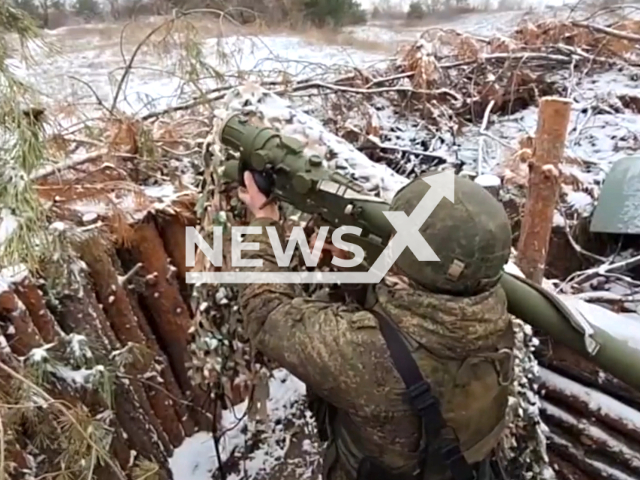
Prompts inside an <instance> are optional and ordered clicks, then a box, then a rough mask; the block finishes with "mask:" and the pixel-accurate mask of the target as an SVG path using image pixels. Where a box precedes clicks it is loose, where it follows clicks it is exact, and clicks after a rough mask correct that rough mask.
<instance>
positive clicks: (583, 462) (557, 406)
mask: <svg viewBox="0 0 640 480" xmlns="http://www.w3.org/2000/svg"><path fill="white" fill-rule="evenodd" d="M544 344H545V347H544V349H543V354H542V355H541V359H540V363H541V364H543V368H541V369H540V380H541V387H542V388H541V390H542V395H541V412H542V419H543V421H544V423H545V424H546V425H547V427H548V428H549V433H548V437H547V446H548V451H549V456H550V460H551V463H552V466H553V467H554V469H555V471H556V472H557V474H558V478H559V480H630V479H637V478H640V392H637V391H634V390H633V389H631V388H630V387H628V386H627V385H625V384H623V383H622V382H620V381H619V380H617V379H615V378H614V377H612V376H611V375H609V374H607V373H605V372H603V371H602V370H600V369H599V368H598V367H596V366H595V365H594V364H593V363H591V362H589V361H588V360H586V359H584V358H582V357H580V356H579V355H577V354H575V353H574V352H572V351H571V350H569V349H568V348H566V347H564V346H562V345H558V344H554V343H553V342H551V341H546V342H545V343H544Z"/></svg>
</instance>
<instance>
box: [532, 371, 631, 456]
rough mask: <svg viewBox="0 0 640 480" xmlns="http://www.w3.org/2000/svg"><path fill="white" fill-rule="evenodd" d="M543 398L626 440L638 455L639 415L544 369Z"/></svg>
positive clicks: (603, 394)
mask: <svg viewBox="0 0 640 480" xmlns="http://www.w3.org/2000/svg"><path fill="white" fill-rule="evenodd" d="M540 380H541V386H542V395H541V396H542V397H543V398H544V400H545V401H547V402H551V403H553V404H554V405H556V406H560V407H562V408H563V409H566V410H570V411H573V412H575V413H577V414H578V415H580V416H581V417H582V418H585V419H587V420H590V421H592V422H593V424H594V425H598V426H599V427H600V428H602V429H606V430H607V431H610V432H612V433H614V434H618V435H621V436H623V437H624V438H625V441H626V443H627V444H628V445H629V446H630V448H633V449H634V450H637V451H640V412H638V411H637V410H635V409H633V408H631V407H629V406H627V405H625V404H624V403H622V402H619V401H618V400H616V399H614V398H612V397H610V396H608V395H607V394H605V393H602V392H599V391H597V390H594V389H592V388H589V387H586V386H584V385H581V384H579V383H577V382H574V381H572V380H570V379H567V378H564V377H562V376H561V375H558V374H557V373H554V372H552V371H549V370H547V369H545V368H542V369H540Z"/></svg>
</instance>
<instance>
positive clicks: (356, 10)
mask: <svg viewBox="0 0 640 480" xmlns="http://www.w3.org/2000/svg"><path fill="white" fill-rule="evenodd" d="M0 1H3V0H0ZM8 1H9V3H11V4H13V5H14V6H15V7H17V8H19V9H21V10H23V11H25V12H27V13H28V14H29V15H30V16H31V17H33V18H34V19H35V20H37V21H38V23H39V24H40V26H41V27H43V28H47V29H54V28H58V27H60V26H64V25H68V24H70V23H84V22H96V21H110V20H123V19H131V18H135V17H142V16H149V15H164V14H169V13H171V12H172V11H173V10H175V9H179V10H190V9H194V8H198V9H211V10H218V11H224V12H226V13H225V14H226V15H227V16H229V17H231V18H232V19H234V20H236V21H238V22H240V23H252V22H254V21H256V20H259V21H261V22H263V23H265V24H267V25H276V24H277V25H282V24H288V25H290V26H292V27H294V26H300V25H302V24H306V25H308V24H312V25H313V26H316V27H320V28H325V27H341V26H345V25H353V24H359V23H366V21H367V14H366V12H365V11H364V10H363V8H362V6H361V5H360V3H359V2H358V1H357V0H226V1H225V0H8Z"/></svg>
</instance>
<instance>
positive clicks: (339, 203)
mask: <svg viewBox="0 0 640 480" xmlns="http://www.w3.org/2000/svg"><path fill="white" fill-rule="evenodd" d="M221 141H222V143H223V144H225V145H226V146H228V147H230V148H233V149H234V150H236V151H237V152H238V153H240V160H239V162H240V164H242V162H245V167H247V168H252V165H256V163H257V164H259V167H260V168H261V169H262V170H269V171H270V172H271V173H272V174H273V175H274V176H275V188H274V190H273V192H272V193H273V195H275V196H276V197H278V198H279V199H280V200H282V201H284V202H287V203H289V204H291V205H292V206H294V207H295V208H297V209H298V210H300V211H302V212H306V213H309V214H317V215H319V216H320V217H321V218H322V219H323V220H324V221H325V222H326V224H327V225H330V226H333V227H338V226H342V225H355V226H358V227H361V228H362V229H363V236H362V237H360V238H359V237H354V238H349V239H348V241H350V242H353V243H358V244H359V245H360V246H362V248H363V249H364V250H365V252H366V257H365V261H366V262H367V263H369V264H371V263H373V262H374V261H375V259H376V258H377V257H378V256H379V255H380V253H381V252H382V251H383V250H384V247H385V246H386V244H387V242H388V240H389V238H390V237H391V235H392V234H393V233H394V229H393V226H392V225H391V224H390V223H389V221H388V220H387V218H386V217H385V216H384V215H383V213H382V212H384V211H388V210H389V204H387V203H386V202H384V201H382V200H380V199H377V198H374V197H371V196H370V195H368V194H366V193H365V192H364V191H363V189H362V187H361V186H360V185H359V184H357V183H355V182H353V181H351V180H350V179H348V178H346V177H344V176H342V175H339V174H336V173H333V172H330V171H328V170H327V169H326V168H324V166H323V163H324V162H322V161H321V160H322V159H320V161H319V160H318V159H319V157H313V158H314V160H312V161H310V159H309V157H307V156H305V155H304V154H303V152H302V148H301V147H300V146H299V142H297V143H295V142H296V141H295V140H294V141H292V139H286V138H285V137H283V136H280V135H279V134H278V133H277V132H275V131H274V130H271V129H268V128H256V127H255V126H252V125H249V123H248V122H247V121H246V120H244V119H243V118H242V117H239V116H233V117H231V118H230V119H229V120H228V121H227V124H226V126H225V127H224V128H223V129H222V131H221ZM256 153H258V154H259V156H260V157H261V160H260V162H256V163H254V162H253V161H252V159H255V158H257V157H256V155H255V154H256ZM263 159H264V160H266V161H265V162H264V163H263V162H262V160H263ZM240 164H239V163H238V161H229V162H227V164H226V165H224V166H223V172H222V176H223V178H226V179H228V180H230V181H237V180H238V176H239V172H241V171H243V169H242V168H241V165H240ZM639 171H640V169H639ZM297 177H301V178H304V179H306V181H307V183H308V184H309V188H307V189H305V192H304V193H303V194H301V193H299V192H298V191H297V189H296V188H294V186H293V184H294V179H295V178H297ZM639 211H640V210H639ZM639 232H640V230H639ZM346 237H347V236H346V235H345V239H346ZM500 284H501V285H502V287H503V289H504V291H505V293H506V295H507V301H508V310H509V313H511V314H512V315H514V316H516V317H518V318H520V319H521V320H523V321H524V322H526V323H528V324H529V325H531V326H533V327H535V328H538V329H540V330H541V331H543V332H545V333H547V334H548V335H549V336H550V337H552V338H553V339H554V340H556V341H558V342H560V343H562V344H564V345H566V346H568V347H569V348H571V349H573V350H575V351H576V352H577V353H579V354H580V355H582V356H584V357H586V358H588V359H589V360H591V361H592V362H594V363H595V364H596V365H598V366H599V367H601V368H602V369H604V370H605V371H607V372H609V373H611V374H612V375H614V376H616V377H617V378H619V379H620V380H622V381H623V382H625V383H627V384H628V385H630V386H631V387H633V388H636V389H638V390H640V370H638V368H637V366H638V365H640V350H637V349H635V348H633V347H631V346H630V345H629V344H628V343H626V342H625V341H623V340H621V339H619V338H616V337H614V336H612V335H611V334H609V333H608V332H607V331H605V330H604V329H602V328H600V327H599V326H597V325H594V324H592V323H590V322H589V321H588V319H587V318H584V317H583V316H581V315H579V314H576V313H575V312H574V311H572V310H571V309H570V308H569V307H568V306H567V305H566V304H565V303H564V302H563V301H562V299H561V298H560V297H558V296H557V295H555V294H553V293H552V292H550V291H548V290H546V289H544V288H542V287H540V286H538V285H536V284H534V283H532V282H529V281H528V280H525V279H523V278H520V277H518V276H514V275H512V274H510V273H507V272H504V273H503V274H502V276H501V280H500Z"/></svg>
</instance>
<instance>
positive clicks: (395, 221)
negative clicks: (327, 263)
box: [367, 170, 455, 281]
mask: <svg viewBox="0 0 640 480" xmlns="http://www.w3.org/2000/svg"><path fill="white" fill-rule="evenodd" d="M454 178H455V177H454V174H453V171H451V170H449V171H446V172H443V173H439V174H438V175H433V176H431V177H425V178H423V180H424V181H425V182H427V183H428V184H429V185H430V186H431V188H429V191H428V192H427V193H426V195H425V196H424V197H422V200H420V203H418V205H417V206H416V208H415V209H414V210H413V212H412V213H411V216H407V214H406V213H405V212H384V214H385V216H386V217H387V218H388V219H389V222H390V223H391V224H392V225H393V227H394V228H395V229H396V234H395V235H394V237H393V238H392V239H391V241H390V242H389V244H388V245H387V248H385V249H384V251H383V252H382V254H381V255H380V257H378V259H377V260H376V262H375V263H374V264H373V266H372V267H371V269H370V270H369V271H368V272H367V274H369V275H375V278H376V279H378V280H377V281H380V280H382V277H384V276H385V275H386V273H387V272H388V271H389V269H390V268H391V266H392V265H393V263H394V262H395V261H396V260H397V259H398V257H399V256H400V254H401V253H402V252H403V251H404V249H405V248H407V247H409V248H410V249H411V251H412V252H413V254H414V255H415V256H416V258H417V259H418V260H419V261H421V262H437V261H439V260H440V258H438V255H436V253H435V252H434V251H433V249H432V248H431V246H430V245H429V244H428V243H427V241H426V240H425V239H424V237H423V236H422V235H421V234H420V232H419V229H420V227H422V225H423V224H424V222H426V220H427V218H429V215H431V214H432V213H433V210H434V209H435V208H436V206H438V204H439V203H440V200H442V197H446V198H448V199H449V200H450V201H451V202H453V201H454Z"/></svg>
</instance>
